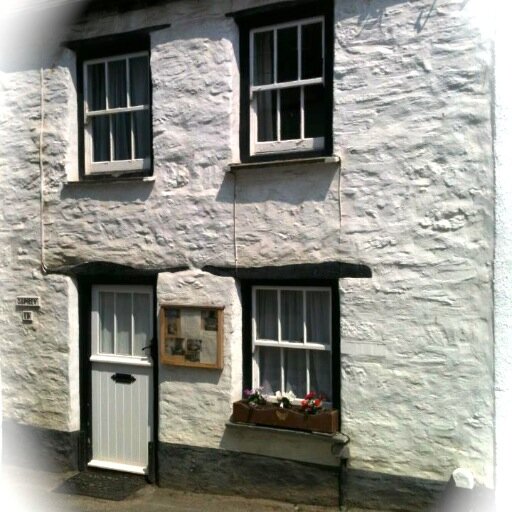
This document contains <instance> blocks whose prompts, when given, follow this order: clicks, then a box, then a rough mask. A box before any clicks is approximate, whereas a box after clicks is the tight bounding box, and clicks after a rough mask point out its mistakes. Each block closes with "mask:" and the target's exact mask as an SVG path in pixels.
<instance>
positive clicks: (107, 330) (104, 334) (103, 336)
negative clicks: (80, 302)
mask: <svg viewBox="0 0 512 512" xmlns="http://www.w3.org/2000/svg"><path fill="white" fill-rule="evenodd" d="M99 316H100V352H101V353H103V354H113V353H114V294H113V293H112V292H101V293H100V304H99Z"/></svg>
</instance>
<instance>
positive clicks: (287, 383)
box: [283, 349, 308, 398]
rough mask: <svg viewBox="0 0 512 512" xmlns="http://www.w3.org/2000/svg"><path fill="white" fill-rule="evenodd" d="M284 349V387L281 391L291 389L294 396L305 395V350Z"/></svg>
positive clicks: (300, 396)
mask: <svg viewBox="0 0 512 512" xmlns="http://www.w3.org/2000/svg"><path fill="white" fill-rule="evenodd" d="M283 350H284V387H285V389H284V390H283V391H286V392H288V391H293V393H294V394H295V396H296V397H298V398H302V397H304V396H306V394H307V390H306V382H307V374H306V357H307V352H308V351H307V350H296V349H283Z"/></svg>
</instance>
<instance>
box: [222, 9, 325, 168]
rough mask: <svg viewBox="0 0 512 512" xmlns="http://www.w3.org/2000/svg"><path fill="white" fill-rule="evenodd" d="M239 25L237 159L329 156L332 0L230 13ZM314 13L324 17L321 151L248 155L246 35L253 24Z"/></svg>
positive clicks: (259, 24) (257, 24)
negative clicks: (322, 140) (322, 146)
mask: <svg viewBox="0 0 512 512" xmlns="http://www.w3.org/2000/svg"><path fill="white" fill-rule="evenodd" d="M227 16H230V17H233V18H234V19H235V21H236V23H237V24H238V27H239V31H240V37H239V41H240V132H239V140H240V159H241V161H242V162H244V163H250V162H269V161H272V160H279V159H287V160H289V159H293V158H308V157H316V156H330V155H332V151H333V128H332V110H333V67H334V5H333V1H332V0H315V1H312V0H300V1H295V2H280V3H277V4H270V5H265V6H262V7H256V8H253V9H245V10H242V11H237V12H232V13H229V14H228V15H227ZM313 16H323V17H324V20H325V23H324V24H325V34H324V37H325V62H324V69H325V90H326V101H325V124H326V132H325V136H324V138H325V145H324V148H323V149H322V150H319V151H317V150H315V151H301V152H297V153H294V152H283V153H272V154H258V155H251V154H250V116H249V111H250V98H249V86H250V79H249V75H250V62H249V35H250V31H251V30H252V29H254V28H256V27H262V26H266V25H275V24H278V23H283V22H287V21H295V20H299V19H303V18H309V17H313Z"/></svg>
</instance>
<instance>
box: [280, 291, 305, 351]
mask: <svg viewBox="0 0 512 512" xmlns="http://www.w3.org/2000/svg"><path fill="white" fill-rule="evenodd" d="M302 300H303V298H302V291H292V290H282V291H281V339H282V340H283V341H299V342H300V341H302V340H303V339H304V311H303V306H302Z"/></svg>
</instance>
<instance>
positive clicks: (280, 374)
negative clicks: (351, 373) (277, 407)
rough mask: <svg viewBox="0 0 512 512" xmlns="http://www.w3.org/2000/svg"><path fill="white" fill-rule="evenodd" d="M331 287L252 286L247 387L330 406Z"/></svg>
mask: <svg viewBox="0 0 512 512" xmlns="http://www.w3.org/2000/svg"><path fill="white" fill-rule="evenodd" d="M331 304H332V301H331V289H330V288H325V287H304V288H302V287H272V286H255V287H253V288H252V344H253V347H252V348H253V368H252V377H253V386H254V387H255V388H258V387H262V388H263V392H264V393H265V394H270V395H275V393H276V392H277V391H280V392H281V393H286V392H289V391H292V392H293V393H294V394H295V396H296V397H297V398H303V397H304V396H305V395H306V394H307V393H309V392H312V391H314V392H315V393H317V394H321V395H323V396H324V397H325V398H326V399H327V401H328V402H332V382H331V367H332V356H331V354H332V345H333V343H332V311H331Z"/></svg>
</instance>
